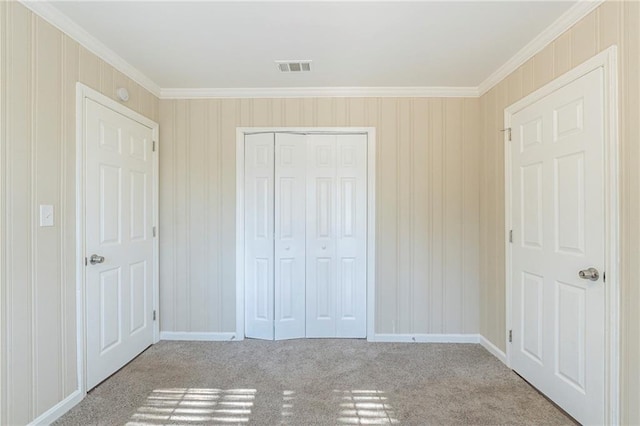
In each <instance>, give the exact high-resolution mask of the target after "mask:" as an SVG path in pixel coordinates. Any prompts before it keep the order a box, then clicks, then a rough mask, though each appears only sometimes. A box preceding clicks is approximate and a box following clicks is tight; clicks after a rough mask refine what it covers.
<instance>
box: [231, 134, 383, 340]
mask: <svg viewBox="0 0 640 426" xmlns="http://www.w3.org/2000/svg"><path fill="white" fill-rule="evenodd" d="M374 137H375V136H374V134H373V129H369V128H367V129H239V130H238V139H237V164H236V165H237V170H236V178H237V186H236V191H237V195H236V203H237V210H236V221H237V222H236V229H237V235H236V243H237V252H236V274H237V293H236V298H237V305H236V309H237V312H236V313H237V315H236V322H237V326H236V328H237V330H236V331H237V333H238V336H246V337H249V338H257V339H266V340H281V339H295V338H305V337H310V338H323V337H325V338H336V337H338V338H340V337H342V338H365V337H367V336H368V335H373V326H374V320H373V319H374V316H373V315H374V313H373V306H374V303H373V301H374V300H375V295H374V285H373V278H374V270H375V268H374V257H375V256H374V253H375V234H374V224H375V215H374V213H375V211H374V210H375V208H374V206H375V196H374V194H375V190H374V188H375V161H374V159H375V143H374Z"/></svg>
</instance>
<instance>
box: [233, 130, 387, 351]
mask: <svg viewBox="0 0 640 426" xmlns="http://www.w3.org/2000/svg"><path fill="white" fill-rule="evenodd" d="M255 133H297V134H327V135H344V134H361V135H362V134H364V135H367V297H366V300H367V318H366V324H367V340H370V339H372V338H373V337H374V335H375V305H376V303H375V300H376V298H375V288H376V286H375V279H376V274H375V271H376V128H375V127H237V128H236V333H235V334H236V335H235V339H234V340H243V339H244V338H245V329H244V323H245V318H244V316H245V312H244V291H245V280H244V255H245V249H244V160H245V156H244V137H245V135H247V134H255Z"/></svg>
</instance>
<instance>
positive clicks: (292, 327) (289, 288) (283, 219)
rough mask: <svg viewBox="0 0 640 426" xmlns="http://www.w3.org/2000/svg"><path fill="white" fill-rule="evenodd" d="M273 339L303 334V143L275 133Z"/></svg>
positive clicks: (296, 136)
mask: <svg viewBox="0 0 640 426" xmlns="http://www.w3.org/2000/svg"><path fill="white" fill-rule="evenodd" d="M274 161H275V164H276V167H275V203H274V204H275V225H274V226H275V245H274V247H275V262H274V265H275V266H274V267H275V271H274V272H275V295H274V305H275V306H274V309H275V324H274V328H275V339H276V340H281V339H295V338H301V337H305V260H306V259H305V221H304V217H305V212H306V206H305V201H306V176H305V175H306V144H305V137H304V135H300V134H288V133H277V134H276V135H275V159H274Z"/></svg>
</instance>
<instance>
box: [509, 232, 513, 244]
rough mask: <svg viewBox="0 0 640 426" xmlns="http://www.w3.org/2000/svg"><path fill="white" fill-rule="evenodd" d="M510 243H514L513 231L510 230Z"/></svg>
mask: <svg viewBox="0 0 640 426" xmlns="http://www.w3.org/2000/svg"><path fill="white" fill-rule="evenodd" d="M509 242H510V243H513V229H510V230H509Z"/></svg>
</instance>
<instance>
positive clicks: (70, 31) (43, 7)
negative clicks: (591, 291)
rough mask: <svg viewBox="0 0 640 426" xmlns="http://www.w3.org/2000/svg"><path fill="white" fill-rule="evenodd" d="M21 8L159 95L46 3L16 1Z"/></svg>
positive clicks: (143, 78)
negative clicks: (29, 11) (24, 8)
mask: <svg viewBox="0 0 640 426" xmlns="http://www.w3.org/2000/svg"><path fill="white" fill-rule="evenodd" d="M0 1H1V0H0ZM18 1H19V2H20V3H21V4H22V5H23V6H25V7H26V8H27V9H29V10H31V11H32V12H33V13H35V14H36V15H38V16H40V17H41V18H42V19H44V20H45V21H47V22H48V23H50V24H51V25H53V26H54V27H56V28H58V29H59V30H60V31H62V32H63V33H65V34H67V35H68V36H69V37H71V38H72V39H74V40H75V41H77V42H78V43H80V44H81V45H82V46H84V47H85V48H87V50H89V51H90V52H92V53H94V54H95V55H97V56H98V57H99V58H101V59H102V60H104V61H105V62H107V63H108V64H109V65H111V66H113V67H114V68H115V69H117V70H118V71H120V72H121V73H123V74H124V75H126V76H127V77H129V78H130V79H132V80H133V81H135V82H136V83H138V84H139V85H141V86H142V87H144V88H145V89H147V90H148V91H149V92H151V93H153V94H154V95H155V96H159V95H160V86H158V85H157V84H156V83H155V82H154V81H153V80H151V79H150V78H149V77H147V76H146V75H145V74H143V73H142V72H141V71H140V70H138V69H137V68H136V67H134V66H133V65H131V64H130V63H128V62H127V61H125V60H124V59H123V58H122V57H121V56H120V55H118V54H117V53H115V52H114V51H113V50H111V49H109V48H108V47H107V46H105V45H104V44H103V43H102V42H101V41H99V40H98V39H96V38H95V37H93V36H92V35H91V34H89V33H88V32H87V31H86V30H85V29H84V28H82V27H81V26H79V25H78V24H76V23H75V22H74V21H73V20H71V19H70V18H69V17H67V16H66V15H65V14H63V13H62V12H60V10H58V9H57V8H55V7H54V6H52V5H51V4H50V3H49V2H47V1H27V0H18Z"/></svg>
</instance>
